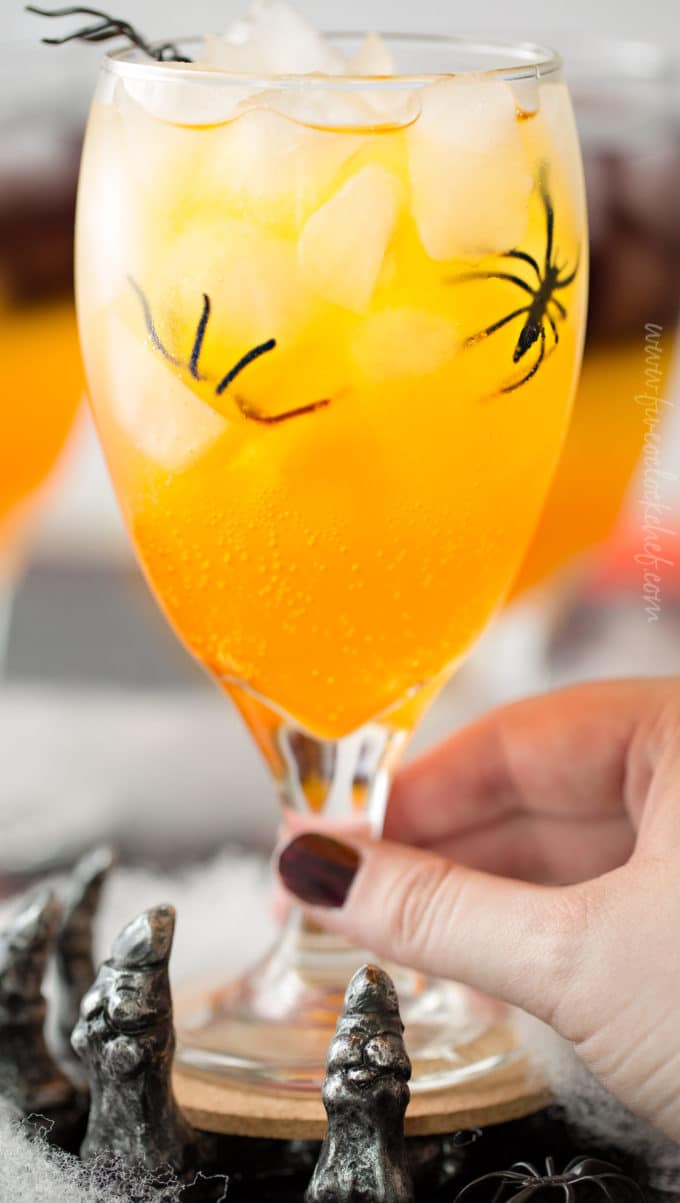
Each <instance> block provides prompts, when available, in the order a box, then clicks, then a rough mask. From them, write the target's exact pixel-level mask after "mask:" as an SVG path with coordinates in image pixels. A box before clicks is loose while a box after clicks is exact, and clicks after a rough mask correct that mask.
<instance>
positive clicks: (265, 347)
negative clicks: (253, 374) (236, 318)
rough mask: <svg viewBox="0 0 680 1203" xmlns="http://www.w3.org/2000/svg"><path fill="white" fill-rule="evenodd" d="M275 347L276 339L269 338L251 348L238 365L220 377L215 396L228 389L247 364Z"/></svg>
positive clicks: (219, 395)
mask: <svg viewBox="0 0 680 1203" xmlns="http://www.w3.org/2000/svg"><path fill="white" fill-rule="evenodd" d="M275 346H276V339H275V338H270V339H269V340H268V341H267V342H266V343H260V345H259V346H258V347H253V349H252V351H248V352H247V354H245V355H244V356H243V358H242V359H239V361H238V363H237V364H235V365H234V367H233V368H231V369H230V370H229V371H228V372H227V374H226V376H223V377H222V379H221V380H220V382H219V384H218V386H217V388H216V389H215V393H216V395H217V396H218V397H221V396H222V393H223V392H224V391H225V390H226V389H228V388H229V385H230V384H231V383H232V381H234V380H235V379H236V377H237V376H240V374H241V372H242V371H243V369H244V368H247V367H248V365H249V364H251V363H254V362H255V360H256V359H259V358H260V356H261V355H266V354H267V352H268V351H273V350H274V348H275Z"/></svg>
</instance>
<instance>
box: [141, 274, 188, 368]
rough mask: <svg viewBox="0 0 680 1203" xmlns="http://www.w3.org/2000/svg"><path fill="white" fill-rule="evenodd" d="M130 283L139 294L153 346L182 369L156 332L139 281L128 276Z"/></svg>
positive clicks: (149, 308) (169, 361)
mask: <svg viewBox="0 0 680 1203" xmlns="http://www.w3.org/2000/svg"><path fill="white" fill-rule="evenodd" d="M128 282H129V283H130V284H131V286H132V288H133V289H134V290H135V293H136V294H137V297H138V299H139V303H140V305H141V306H142V313H143V314H144V324H145V325H146V329H147V333H148V335H149V338H150V339H151V342H152V345H153V346H154V347H155V348H156V350H157V351H160V353H161V355H162V356H163V357H164V358H165V359H167V360H168V363H171V364H173V366H174V367H176V368H179V367H181V364H180V361H179V359H175V356H174V355H171V354H170V352H169V351H168V349H167V347H166V346H165V345H164V343H163V342H162V341H161V339H160V337H159V335H158V331H157V330H156V327H155V326H154V322H153V317H152V315H151V307H150V305H149V302H148V300H147V297H146V293H145V292H144V291H143V290H142V289H141V288H140V286H139V284H138V283H137V281H136V280H135V279H134V277H133V276H128Z"/></svg>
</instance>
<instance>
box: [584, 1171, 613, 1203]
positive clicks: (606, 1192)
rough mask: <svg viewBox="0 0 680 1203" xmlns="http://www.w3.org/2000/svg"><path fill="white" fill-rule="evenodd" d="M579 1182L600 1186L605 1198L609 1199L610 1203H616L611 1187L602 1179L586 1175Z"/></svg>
mask: <svg viewBox="0 0 680 1203" xmlns="http://www.w3.org/2000/svg"><path fill="white" fill-rule="evenodd" d="M579 1182H592V1183H593V1185H594V1186H599V1188H600V1190H601V1191H602V1193H603V1195H604V1196H605V1198H606V1199H609V1203H614V1196H613V1195H612V1193H611V1191H610V1189H609V1187H608V1186H607V1185H606V1183H605V1182H603V1181H602V1179H601V1178H598V1177H596V1176H595V1175H593V1174H585V1175H584V1176H583V1178H579Z"/></svg>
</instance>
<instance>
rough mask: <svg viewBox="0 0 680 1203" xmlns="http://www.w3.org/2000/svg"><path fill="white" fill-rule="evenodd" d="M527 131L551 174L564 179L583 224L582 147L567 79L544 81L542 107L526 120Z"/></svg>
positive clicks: (575, 216)
mask: <svg viewBox="0 0 680 1203" xmlns="http://www.w3.org/2000/svg"><path fill="white" fill-rule="evenodd" d="M526 134H527V137H528V138H529V140H530V142H532V143H533V145H534V146H535V147H536V152H537V157H539V156H540V158H542V159H544V160H545V161H546V162H547V163H548V164H549V166H550V171H551V174H552V175H553V176H557V178H558V180H561V181H563V184H564V186H565V189H566V191H567V195H568V196H569V197H570V199H571V206H572V220H574V221H575V222H576V224H577V225H580V224H581V223H582V222H583V220H584V205H585V192H584V185H583V167H582V163H581V148H580V144H579V139H578V134H577V132H576V122H575V120H574V112H573V108H572V104H571V97H570V95H569V89H568V88H567V85H566V84H565V83H562V82H555V83H553V82H552V81H548V82H547V83H543V84H541V88H540V111H539V112H538V113H537V115H536V117H534V118H533V119H532V120H531V121H528V122H527V123H526Z"/></svg>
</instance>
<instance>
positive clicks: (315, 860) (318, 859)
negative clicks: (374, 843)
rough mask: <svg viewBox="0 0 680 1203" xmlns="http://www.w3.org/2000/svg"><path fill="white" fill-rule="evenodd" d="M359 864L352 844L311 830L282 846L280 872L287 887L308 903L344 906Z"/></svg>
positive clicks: (309, 904) (358, 858)
mask: <svg viewBox="0 0 680 1203" xmlns="http://www.w3.org/2000/svg"><path fill="white" fill-rule="evenodd" d="M360 864H361V857H360V856H359V853H358V852H357V851H356V849H355V848H352V847H351V845H350V844H343V843H342V842H341V841H340V840H334V839H333V838H332V837H331V836H329V835H321V834H320V833H319V832H313V831H310V832H307V833H306V834H305V835H299V836H297V837H296V838H295V839H294V840H292V841H291V843H290V844H288V845H287V846H286V847H285V848H284V849H283V852H282V853H281V855H280V857H279V876H280V877H281V880H282V882H283V884H284V885H285V887H286V889H287V890H289V891H290V893H291V894H295V897H296V898H299V899H300V901H301V902H306V903H307V905H308V906H329V907H341V906H343V905H344V903H345V900H346V898H347V895H348V894H349V891H350V889H351V886H352V882H353V881H354V878H355V876H356V872H357V869H358V868H359V865H360Z"/></svg>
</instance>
